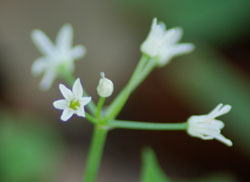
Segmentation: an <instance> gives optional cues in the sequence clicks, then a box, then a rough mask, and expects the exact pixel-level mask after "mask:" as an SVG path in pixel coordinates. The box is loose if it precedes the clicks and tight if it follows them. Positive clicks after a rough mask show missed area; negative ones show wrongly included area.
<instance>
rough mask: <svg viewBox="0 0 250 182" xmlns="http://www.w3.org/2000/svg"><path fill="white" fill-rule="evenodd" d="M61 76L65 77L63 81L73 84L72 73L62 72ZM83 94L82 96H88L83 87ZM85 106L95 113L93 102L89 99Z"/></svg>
mask: <svg viewBox="0 0 250 182" xmlns="http://www.w3.org/2000/svg"><path fill="white" fill-rule="evenodd" d="M62 76H63V78H64V79H65V81H66V82H67V83H68V84H69V85H71V86H73V84H74V82H75V80H76V79H75V78H74V77H73V76H72V74H70V73H64V74H62ZM83 95H84V96H89V94H88V93H87V92H86V91H85V90H84V89H83ZM87 108H88V109H89V111H90V112H91V113H92V114H94V113H95V110H96V106H95V104H94V102H93V101H92V100H91V102H90V103H89V104H88V105H87Z"/></svg>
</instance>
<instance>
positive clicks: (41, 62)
mask: <svg viewBox="0 0 250 182" xmlns="http://www.w3.org/2000/svg"><path fill="white" fill-rule="evenodd" d="M47 61H48V60H47V59H46V58H44V57H42V58H38V59H36V60H35V61H34V63H33V64H32V66H31V73H32V74H33V75H39V74H41V73H42V72H44V71H45V70H46V67H47V65H48V62H47Z"/></svg>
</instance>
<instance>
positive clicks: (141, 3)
mask: <svg viewBox="0 0 250 182" xmlns="http://www.w3.org/2000/svg"><path fill="white" fill-rule="evenodd" d="M123 2H126V4H129V5H130V6H129V7H133V9H136V11H137V10H138V9H137V8H135V7H138V8H139V9H140V11H139V13H140V12H141V13H142V14H143V15H144V16H145V12H146V13H148V14H150V15H151V16H156V17H159V18H160V19H162V20H164V21H165V22H167V25H168V26H181V27H182V28H183V29H184V30H185V35H189V36H192V37H195V38H199V39H203V40H204V39H206V40H209V41H217V40H218V39H219V40H220V43H221V42H228V41H232V40H233V39H235V38H238V37H239V36H241V37H242V34H243V33H248V30H249V28H250V27H249V19H250V16H249V15H250V11H249V9H250V1H248V0H237V1H235V0H209V1H200V0H185V1H183V0H155V1H151V0H129V1H123ZM137 12H138V11H137Z"/></svg>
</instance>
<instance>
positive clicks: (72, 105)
mask: <svg viewBox="0 0 250 182" xmlns="http://www.w3.org/2000/svg"><path fill="white" fill-rule="evenodd" d="M80 105H81V104H80V102H79V101H78V100H72V101H70V103H69V107H70V109H73V110H77V109H79V107H80Z"/></svg>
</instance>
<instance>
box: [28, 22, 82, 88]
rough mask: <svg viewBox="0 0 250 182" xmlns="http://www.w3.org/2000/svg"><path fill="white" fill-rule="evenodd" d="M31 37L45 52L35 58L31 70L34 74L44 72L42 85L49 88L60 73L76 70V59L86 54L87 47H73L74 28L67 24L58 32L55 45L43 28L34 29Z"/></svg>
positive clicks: (39, 48) (40, 49) (42, 51)
mask: <svg viewBox="0 0 250 182" xmlns="http://www.w3.org/2000/svg"><path fill="white" fill-rule="evenodd" d="M31 38H32V40H33V42H34V44H35V45H36V47H37V48H38V50H39V51H40V52H41V53H42V54H43V56H42V57H40V58H38V59H37V60H35V62H34V63H33V65H32V68H31V71H32V73H33V74H34V75H40V74H43V78H42V81H41V83H40V87H41V89H43V90H47V89H49V88H50V87H51V85H52V83H53V81H54V80H55V78H56V77H57V76H58V75H60V73H65V72H72V71H73V70H74V60H76V59H79V58H81V57H83V56H84V55H85V52H86V51H85V47H84V46H81V45H78V46H75V47H72V41H73V28H72V26H71V25H69V24H65V25H64V26H63V27H62V28H61V29H60V30H59V32H58V34H57V37H56V43H55V45H54V44H53V43H52V42H51V41H50V39H49V38H48V37H47V36H46V34H45V33H44V32H42V31H41V30H33V31H32V34H31Z"/></svg>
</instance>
